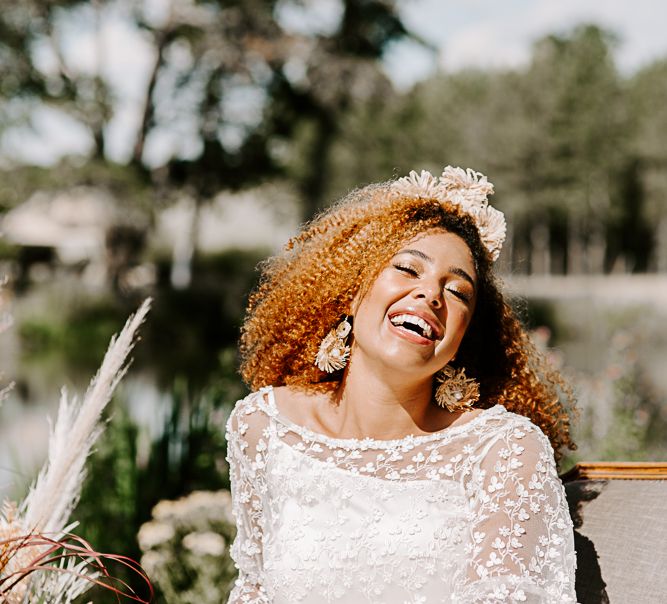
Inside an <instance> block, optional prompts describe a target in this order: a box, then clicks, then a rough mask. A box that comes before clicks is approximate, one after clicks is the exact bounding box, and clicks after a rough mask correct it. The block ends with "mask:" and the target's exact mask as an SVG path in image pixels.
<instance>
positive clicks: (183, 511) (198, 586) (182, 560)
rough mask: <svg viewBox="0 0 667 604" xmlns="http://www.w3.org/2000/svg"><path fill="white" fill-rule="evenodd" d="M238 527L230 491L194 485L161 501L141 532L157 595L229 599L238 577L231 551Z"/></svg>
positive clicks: (182, 602) (185, 602) (192, 601)
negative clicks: (200, 488) (191, 489)
mask: <svg viewBox="0 0 667 604" xmlns="http://www.w3.org/2000/svg"><path fill="white" fill-rule="evenodd" d="M235 533H236V529H235V525H234V518H233V516H232V505H231V497H230V494H229V492H228V491H224V490H223V491H214V492H211V491H195V492H193V493H191V494H190V495H188V496H187V497H182V498H180V499H177V500H175V501H160V502H159V503H158V504H157V505H156V506H155V507H154V508H153V512H152V520H150V521H149V522H146V523H145V524H143V525H142V526H141V528H140V529H139V534H138V540H139V546H140V548H141V550H142V552H143V556H142V558H141V564H142V566H143V568H144V569H145V571H146V572H147V573H148V576H149V577H150V578H151V581H152V582H153V584H154V586H155V587H156V591H157V592H158V601H160V600H161V601H163V602H165V603H166V604H220V602H225V601H226V600H227V597H228V596H229V593H230V591H231V588H232V585H233V583H234V579H235V577H236V569H235V567H234V563H233V561H232V559H231V557H230V555H229V548H230V546H231V543H232V541H233V539H234V536H235Z"/></svg>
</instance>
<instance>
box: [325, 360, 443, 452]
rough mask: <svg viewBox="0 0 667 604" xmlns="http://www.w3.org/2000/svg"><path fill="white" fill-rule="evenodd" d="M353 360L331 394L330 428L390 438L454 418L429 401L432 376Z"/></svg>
mask: <svg viewBox="0 0 667 604" xmlns="http://www.w3.org/2000/svg"><path fill="white" fill-rule="evenodd" d="M355 360H356V361H357V362H356V363H355V362H351V363H350V365H349V367H348V369H347V371H346V372H345V376H344V378H343V380H342V382H341V386H340V388H339V389H338V390H337V392H336V393H335V395H334V401H335V402H336V403H337V404H336V406H335V408H334V411H333V416H332V417H331V418H330V421H331V422H332V424H334V425H330V426H329V429H330V430H333V431H335V432H336V433H338V434H340V435H343V436H345V437H350V438H365V437H370V438H376V439H394V438H402V437H404V436H406V435H407V434H415V435H418V434H427V433H430V432H434V431H436V430H441V429H443V428H445V427H447V425H448V424H449V423H451V421H453V419H455V417H448V416H449V415H450V414H448V413H447V412H443V410H441V409H439V408H438V407H435V406H434V405H433V404H432V403H431V399H432V392H433V382H432V378H427V379H422V380H420V381H415V380H412V381H411V380H410V379H408V378H406V376H401V375H399V374H397V373H396V372H392V371H378V370H377V368H368V367H364V366H362V365H363V361H360V360H359V359H355Z"/></svg>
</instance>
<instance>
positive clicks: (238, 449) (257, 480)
mask: <svg viewBox="0 0 667 604" xmlns="http://www.w3.org/2000/svg"><path fill="white" fill-rule="evenodd" d="M257 397H258V395H257V394H252V395H250V396H248V397H247V398H245V399H243V400H242V401H239V402H238V403H237V405H236V407H235V409H234V411H233V412H232V414H231V416H230V418H229V421H228V423H227V446H228V449H227V451H228V452H227V461H228V462H229V476H230V482H231V491H232V509H233V512H234V518H235V519H236V528H237V533H236V539H235V540H234V544H233V545H232V550H231V555H232V558H233V559H234V562H235V564H236V567H237V568H238V570H239V576H238V578H237V579H236V583H235V585H234V588H233V590H232V593H231V595H230V596H229V600H228V604H241V603H243V604H268V602H269V599H268V597H267V595H266V591H265V588H264V582H263V557H262V547H263V534H264V510H263V507H264V506H263V495H264V493H265V492H266V481H265V479H264V467H265V461H266V441H265V437H264V434H263V432H264V429H265V427H266V423H267V421H266V416H265V415H264V414H263V413H261V412H260V411H259V410H258V407H257V403H258V401H257Z"/></svg>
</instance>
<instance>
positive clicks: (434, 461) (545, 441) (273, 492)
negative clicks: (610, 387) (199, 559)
mask: <svg viewBox="0 0 667 604" xmlns="http://www.w3.org/2000/svg"><path fill="white" fill-rule="evenodd" d="M492 192H493V187H492V185H491V184H490V183H489V182H488V181H487V180H486V177H484V176H483V175H481V174H479V173H476V172H473V171H471V170H467V171H464V170H462V169H460V168H451V167H447V168H446V169H445V170H444V172H443V174H442V176H440V177H439V178H435V177H433V176H432V175H431V174H429V173H428V172H422V173H421V174H419V175H418V174H416V173H415V172H412V173H411V174H410V176H409V177H406V178H402V179H399V180H397V181H393V182H389V183H382V184H378V185H371V186H368V187H365V188H362V189H359V190H357V191H355V192H353V193H351V194H350V195H348V196H347V197H346V198H345V199H343V200H342V201H341V202H340V203H339V204H338V205H336V206H334V207H333V208H332V209H330V210H329V211H328V212H326V213H325V214H323V215H322V216H320V217H319V218H318V219H317V220H315V221H314V222H313V223H312V224H310V225H309V226H307V227H306V228H305V230H304V231H303V232H301V234H299V235H297V236H296V237H295V238H294V239H292V240H291V241H290V242H289V243H288V245H287V247H286V249H285V252H284V253H283V254H282V255H279V256H277V257H274V258H271V259H270V260H268V261H267V262H266V264H265V265H264V267H263V279H262V281H261V283H260V286H259V288H258V290H257V291H256V292H255V293H254V295H253V296H252V298H251V302H250V305H249V309H248V315H247V318H246V321H245V324H244V327H243V335H242V338H241V353H242V356H243V365H242V374H243V377H244V379H245V380H246V382H247V383H248V384H249V385H250V386H251V388H252V389H254V390H255V392H254V393H253V394H251V395H249V396H248V397H246V398H245V399H244V400H242V401H239V403H238V404H237V406H236V408H235V410H234V412H233V413H232V416H231V417H230V420H229V423H228V426H227V431H228V442H229V456H228V459H229V463H230V470H231V481H232V495H233V501H234V514H235V517H236V521H237V526H238V535H237V538H236V540H235V542H234V545H233V551H232V555H233V557H234V559H235V561H236V564H237V566H238V568H239V578H238V580H237V582H236V586H235V588H234V590H233V593H232V595H231V597H230V602H232V603H240V602H255V603H267V602H271V603H275V604H287V603H294V602H304V603H322V602H341V603H345V604H352V603H355V604H356V603H366V602H368V603H376V604H407V603H411V604H416V603H421V604H431V603H436V602H437V603H445V602H446V603H458V604H474V603H482V602H484V603H486V602H489V603H496V602H531V603H538V602H539V603H556V602H558V603H562V602H573V601H574V600H575V595H574V566H575V554H574V547H573V535H572V525H571V522H570V518H569V515H568V512H567V506H566V502H565V498H564V492H563V487H562V485H561V483H560V481H559V479H558V476H557V474H556V466H555V459H554V449H555V450H556V451H559V449H560V448H561V447H563V446H569V447H573V446H574V445H573V443H572V441H571V439H570V435H569V422H568V415H567V413H566V411H565V410H564V408H563V406H562V403H561V402H560V399H562V398H566V399H567V398H569V390H568V389H567V387H566V386H565V384H564V383H563V381H562V380H561V379H560V377H559V376H558V375H557V374H555V373H554V372H552V371H551V370H549V369H548V367H547V365H546V363H544V362H543V360H542V358H541V357H540V356H539V355H538V353H537V352H536V351H535V349H534V348H533V347H532V345H531V344H530V342H529V339H528V337H527V335H526V334H525V332H524V331H523V330H522V328H521V326H520V324H519V323H518V321H517V319H516V318H515V317H514V315H513V313H512V311H511V310H510V308H509V307H508V305H507V304H506V303H505V302H504V300H503V298H502V296H501V294H500V293H499V291H498V289H497V286H496V284H495V282H494V279H493V276H492V272H491V269H492V264H493V261H494V260H495V259H496V258H497V257H498V254H499V252H500V248H501V245H502V242H503V240H504V237H505V221H504V218H503V215H502V213H500V212H499V211H498V210H495V209H494V208H492V207H491V206H490V205H488V201H487V196H488V195H489V194H490V193H492ZM559 395H560V396H559ZM563 395H564V396H563ZM552 446H553V448H552Z"/></svg>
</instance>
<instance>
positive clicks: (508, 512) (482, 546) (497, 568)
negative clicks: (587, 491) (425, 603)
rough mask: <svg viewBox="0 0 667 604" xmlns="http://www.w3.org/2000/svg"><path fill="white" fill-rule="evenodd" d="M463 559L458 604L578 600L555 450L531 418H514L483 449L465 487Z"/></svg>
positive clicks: (570, 532) (557, 603)
mask: <svg viewBox="0 0 667 604" xmlns="http://www.w3.org/2000/svg"><path fill="white" fill-rule="evenodd" d="M467 491H468V495H469V496H470V497H471V518H472V523H471V528H470V534H469V542H468V547H467V549H466V556H467V560H468V563H467V565H466V569H465V571H464V573H463V574H462V575H461V576H460V577H459V580H458V584H457V594H456V596H457V597H455V598H454V601H455V602H457V603H461V604H464V603H465V604H482V603H484V604H496V603H500V602H525V603H527V604H562V603H565V602H576V597H575V593H574V570H575V566H576V559H575V553H574V534H573V530H572V522H571V520H570V516H569V512H568V507H567V502H566V500H565V492H564V489H563V485H562V483H561V482H560V479H559V478H558V474H557V473H556V464H555V461H554V456H553V450H552V449H551V445H550V444H549V441H548V440H547V438H546V437H545V436H544V434H543V433H542V432H541V431H540V430H539V429H538V428H537V427H535V426H534V425H533V424H530V423H529V422H523V421H518V422H512V423H511V424H510V425H509V426H507V427H505V428H503V429H502V431H501V432H500V433H499V435H498V436H497V437H494V438H493V439H492V440H491V441H490V442H488V443H487V444H485V445H484V446H483V447H481V450H480V451H479V457H478V459H477V460H476V464H475V467H474V469H473V472H472V475H471V477H470V480H469V482H468V485H467Z"/></svg>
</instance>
